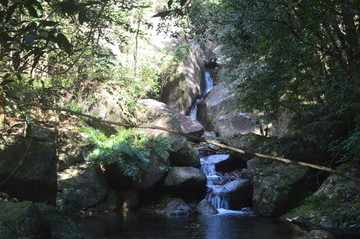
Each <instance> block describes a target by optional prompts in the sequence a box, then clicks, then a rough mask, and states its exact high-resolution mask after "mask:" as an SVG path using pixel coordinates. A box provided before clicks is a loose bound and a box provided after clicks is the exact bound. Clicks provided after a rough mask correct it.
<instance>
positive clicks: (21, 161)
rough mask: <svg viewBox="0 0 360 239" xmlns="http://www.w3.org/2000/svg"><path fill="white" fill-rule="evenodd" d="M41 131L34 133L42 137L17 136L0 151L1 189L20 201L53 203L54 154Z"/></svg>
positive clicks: (54, 197)
mask: <svg viewBox="0 0 360 239" xmlns="http://www.w3.org/2000/svg"><path fill="white" fill-rule="evenodd" d="M44 131H45V130H42V131H41V132H42V133H38V135H37V136H36V137H40V138H41V140H37V139H36V138H35V136H34V137H33V138H32V139H30V138H24V137H20V138H19V139H18V140H17V141H16V142H14V143H13V144H11V145H9V146H7V147H6V148H5V149H4V150H1V151H0V159H1V160H0V182H3V181H5V182H4V183H3V184H2V185H0V191H3V192H6V193H8V194H9V195H10V196H11V197H16V198H18V199H21V200H31V201H34V202H43V203H46V204H51V205H55V201H56V188H57V185H56V172H57V168H56V165H57V157H56V152H55V150H54V148H53V146H52V144H51V143H50V142H48V141H44V139H47V136H48V134H47V133H44ZM46 135H47V136H46ZM42 136H44V137H42ZM45 136H46V137H45ZM25 152H26V153H25ZM10 175H11V176H10ZM9 176H10V177H9Z"/></svg>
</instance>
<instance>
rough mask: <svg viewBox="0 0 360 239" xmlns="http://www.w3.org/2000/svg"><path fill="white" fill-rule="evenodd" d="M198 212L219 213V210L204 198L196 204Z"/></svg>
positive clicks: (204, 213) (205, 213)
mask: <svg viewBox="0 0 360 239" xmlns="http://www.w3.org/2000/svg"><path fill="white" fill-rule="evenodd" d="M195 210H196V212H197V213H199V214H203V215H213V214H218V213H219V212H218V210H217V209H216V208H215V207H214V206H213V205H212V204H211V203H210V202H209V201H208V200H206V199H203V200H201V201H200V202H199V204H198V205H197V206H196V209H195Z"/></svg>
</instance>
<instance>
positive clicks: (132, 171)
mask: <svg viewBox="0 0 360 239" xmlns="http://www.w3.org/2000/svg"><path fill="white" fill-rule="evenodd" d="M82 131H83V132H85V133H86V135H87V140H88V141H89V142H90V143H92V144H94V145H95V149H94V150H93V151H92V152H91V153H90V154H89V156H88V160H89V161H90V162H92V163H95V164H114V163H115V164H117V165H118V166H119V168H120V170H121V171H122V173H123V174H124V175H126V176H129V177H131V178H132V179H133V180H135V181H140V180H141V176H142V173H143V171H144V169H145V168H146V167H147V166H148V165H149V164H151V158H152V157H153V155H156V156H157V157H159V158H161V159H163V160H167V159H168V157H169V151H170V150H171V145H172V143H173V140H172V139H170V138H164V137H147V136H146V135H145V134H143V133H140V132H137V131H134V130H122V131H119V132H118V133H117V134H116V135H115V136H113V137H110V138H108V137H106V136H105V134H104V133H103V132H101V131H99V130H96V129H92V128H86V129H82Z"/></svg>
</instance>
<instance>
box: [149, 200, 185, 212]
mask: <svg viewBox="0 0 360 239" xmlns="http://www.w3.org/2000/svg"><path fill="white" fill-rule="evenodd" d="M190 209H191V208H190V206H189V205H188V204H187V203H186V202H184V200H182V199H181V198H170V199H167V200H165V201H163V202H162V203H161V204H160V205H158V206H157V207H156V208H155V210H154V211H155V213H157V214H162V215H166V216H188V215H189V214H190Z"/></svg>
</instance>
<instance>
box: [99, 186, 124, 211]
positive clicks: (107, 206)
mask: <svg viewBox="0 0 360 239" xmlns="http://www.w3.org/2000/svg"><path fill="white" fill-rule="evenodd" d="M122 206H123V199H122V197H121V195H120V193H118V192H116V191H114V190H110V191H109V193H108V195H107V196H106V199H105V200H104V201H103V202H102V203H101V204H99V205H98V206H97V207H96V208H97V209H100V210H104V211H105V210H107V211H110V212H112V211H116V210H118V209H120V208H121V207H122Z"/></svg>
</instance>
